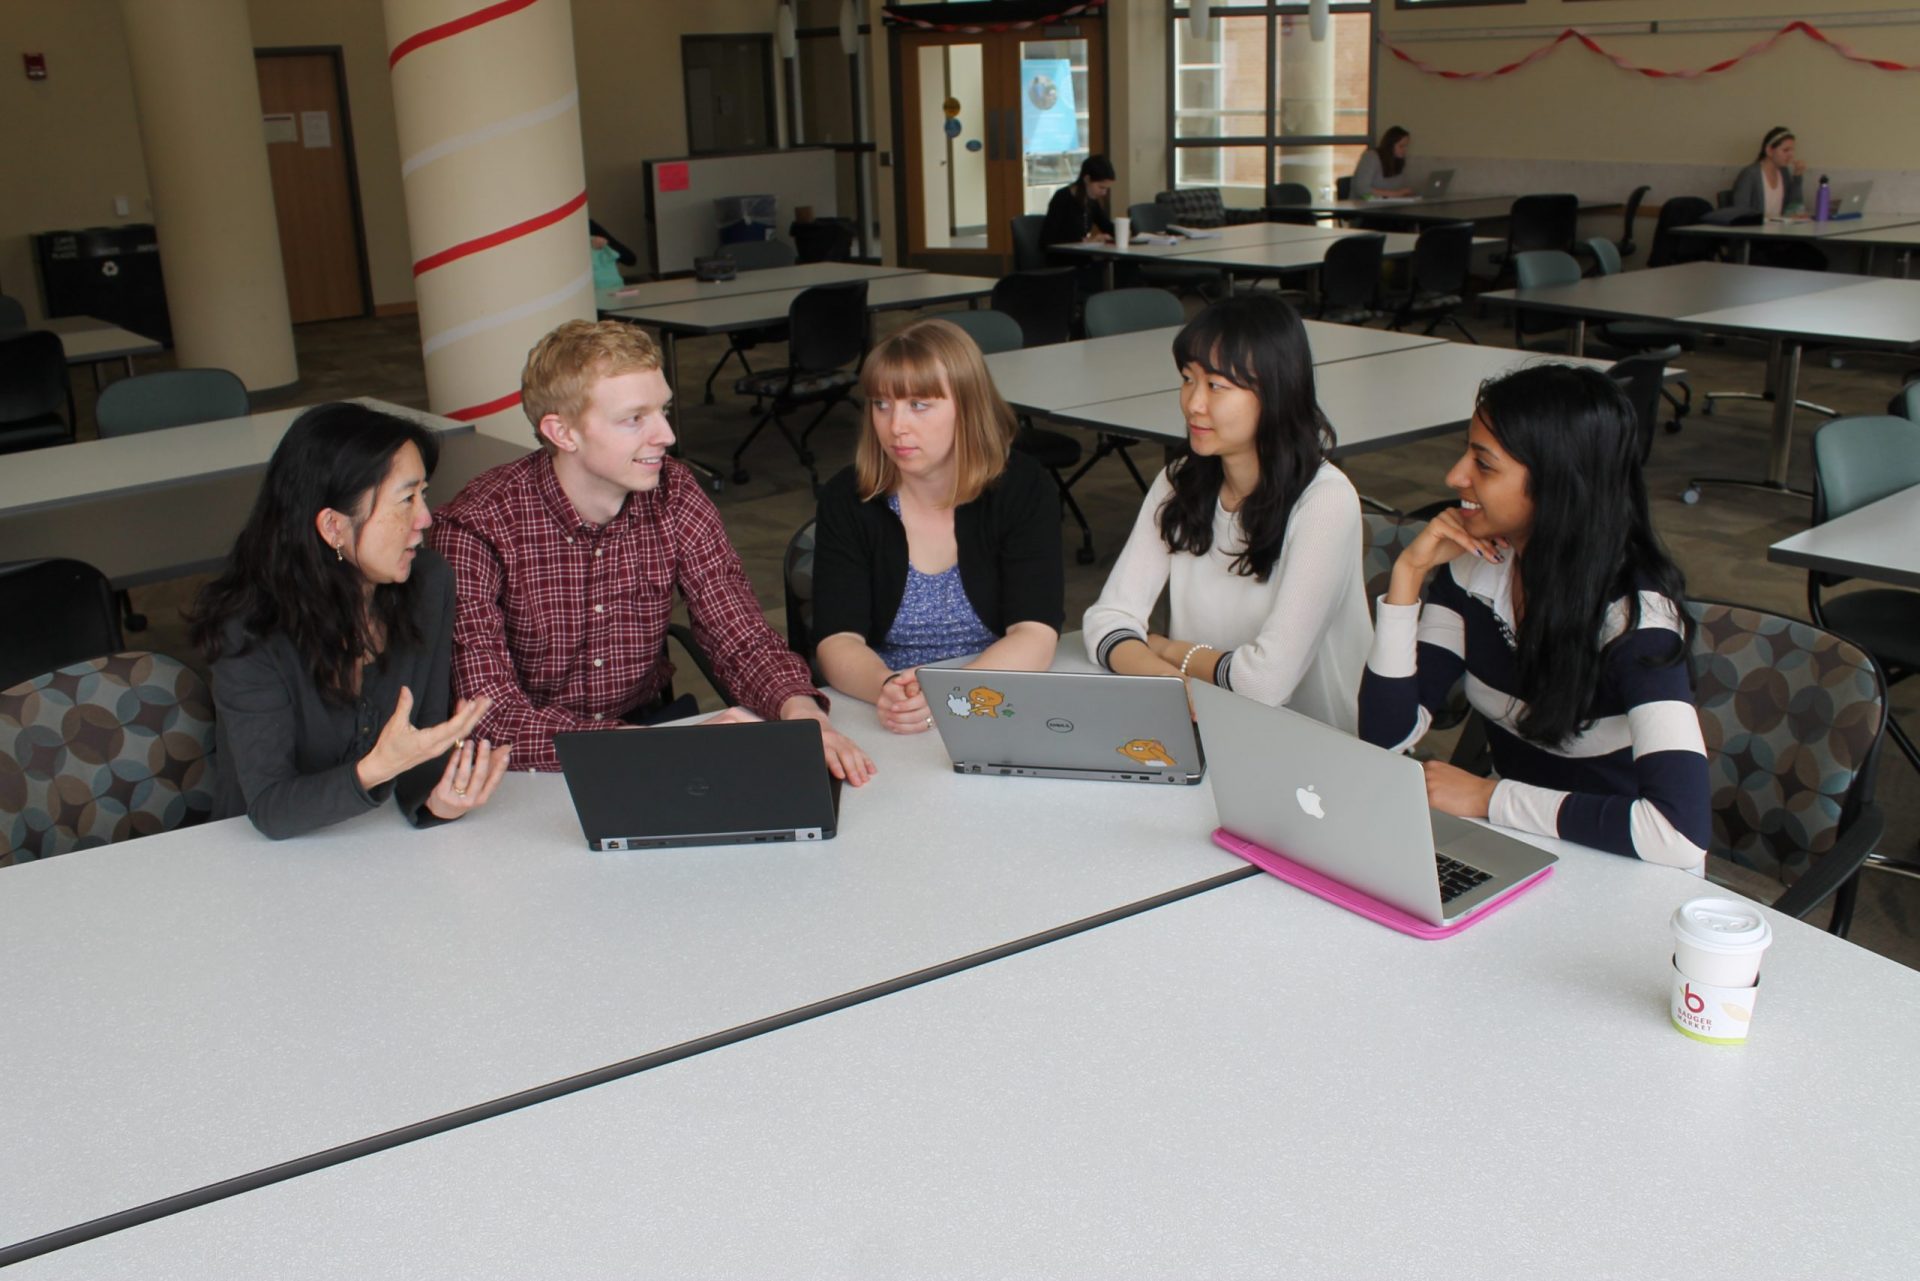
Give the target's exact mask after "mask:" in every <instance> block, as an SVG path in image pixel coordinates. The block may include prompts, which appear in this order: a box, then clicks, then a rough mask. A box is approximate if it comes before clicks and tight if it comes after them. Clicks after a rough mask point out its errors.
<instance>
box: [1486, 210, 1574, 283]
mask: <svg viewBox="0 0 1920 1281" xmlns="http://www.w3.org/2000/svg"><path fill="white" fill-rule="evenodd" d="M1579 228H1580V197H1578V196H1569V195H1544V196H1521V197H1519V198H1518V199H1516V200H1515V201H1514V202H1513V208H1512V211H1511V213H1510V214H1509V215H1508V217H1507V245H1506V248H1505V249H1504V250H1502V251H1501V252H1500V253H1498V254H1496V255H1495V256H1494V259H1493V263H1494V267H1495V268H1496V275H1505V274H1506V273H1507V272H1508V271H1510V270H1512V267H1513V260H1514V258H1515V257H1517V256H1518V255H1520V254H1524V253H1529V252H1532V251H1533V250H1536V249H1557V250H1559V251H1560V252H1561V253H1563V254H1571V253H1572V252H1573V238H1574V236H1575V234H1577V232H1578V231H1579Z"/></svg>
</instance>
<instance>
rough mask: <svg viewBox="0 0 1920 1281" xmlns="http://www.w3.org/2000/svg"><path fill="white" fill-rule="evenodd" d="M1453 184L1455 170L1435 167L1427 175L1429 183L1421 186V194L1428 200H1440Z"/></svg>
mask: <svg viewBox="0 0 1920 1281" xmlns="http://www.w3.org/2000/svg"><path fill="white" fill-rule="evenodd" d="M1452 186H1453V170H1451V169H1435V170H1434V171H1433V172H1432V173H1430V174H1428V175H1427V185H1426V186H1424V187H1422V188H1420V195H1421V196H1422V197H1423V198H1424V199H1427V200H1438V199H1439V198H1440V197H1442V196H1444V195H1446V194H1447V190H1448V188H1450V187H1452Z"/></svg>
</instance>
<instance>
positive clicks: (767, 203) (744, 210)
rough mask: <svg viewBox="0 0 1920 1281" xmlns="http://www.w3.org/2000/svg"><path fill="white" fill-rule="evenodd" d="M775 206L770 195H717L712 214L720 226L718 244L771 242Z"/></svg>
mask: <svg viewBox="0 0 1920 1281" xmlns="http://www.w3.org/2000/svg"><path fill="white" fill-rule="evenodd" d="M777 203H778V202H777V201H776V200H775V199H774V198H773V197H772V196H721V197H720V198H719V199H717V200H715V201H714V202H713V214H714V220H715V221H716V222H718V223H719V225H720V243H721V244H722V245H737V244H739V243H740V242H741V241H743V240H771V239H773V226H774V221H775V219H776V218H777V216H778V211H777V208H776V206H777Z"/></svg>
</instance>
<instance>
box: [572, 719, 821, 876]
mask: <svg viewBox="0 0 1920 1281" xmlns="http://www.w3.org/2000/svg"><path fill="white" fill-rule="evenodd" d="M553 746H554V749H555V750H556V751H557V752H558V753H559V754H560V769H561V771H562V772H563V773H564V774H565V775H566V779H567V791H568V792H569V793H571V794H572V796H573V808H574V810H575V812H576V813H577V814H578V815H579V816H580V830H581V831H582V832H583V833H584V834H585V836H586V838H587V848H588V849H594V850H643V849H664V848H669V847H673V846H679V845H753V844H761V843H765V842H771V841H826V840H832V839H833V836H834V833H835V831H836V830H837V828H838V825H839V809H840V788H839V784H838V780H836V779H835V778H834V777H833V775H832V774H830V773H829V772H828V770H827V762H826V757H825V755H824V754H823V753H822V749H821V741H820V723H819V722H818V721H813V720H798V721H750V722H745V723H739V724H728V725H676V726H662V727H658V728H653V729H624V730H591V731H581V732H570V733H561V734H555V735H554V736H553Z"/></svg>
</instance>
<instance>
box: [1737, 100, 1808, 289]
mask: <svg viewBox="0 0 1920 1281" xmlns="http://www.w3.org/2000/svg"><path fill="white" fill-rule="evenodd" d="M1795 146H1796V143H1795V141H1794V137H1793V131H1792V130H1791V129H1788V128H1787V127H1786V126H1785V125H1775V126H1774V127H1773V128H1771V129H1769V130H1767V135H1766V137H1764V138H1762V139H1761V140H1760V154H1759V155H1757V156H1755V157H1754V158H1753V163H1752V164H1750V165H1748V166H1747V167H1746V168H1745V169H1742V170H1741V171H1740V172H1739V173H1738V174H1737V175H1735V177H1734V179H1733V194H1732V195H1731V196H1730V197H1728V200H1727V208H1729V209H1737V210H1739V211H1740V212H1741V213H1744V214H1752V215H1754V216H1756V217H1762V218H1793V217H1802V216H1804V215H1805V213H1806V201H1805V189H1806V188H1805V181H1804V180H1805V176H1806V172H1807V166H1806V163H1805V162H1804V161H1802V160H1800V159H1799V158H1798V157H1797V156H1796V155H1795V153H1794V148H1795ZM1747 257H1748V261H1750V262H1757V263H1760V264H1762V265H1764V266H1768V267H1795V268H1798V269H1799V270H1801V271H1825V270H1826V269H1827V266H1828V264H1827V256H1826V254H1824V253H1822V252H1821V251H1820V248H1819V246H1817V245H1810V244H1806V243H1805V242H1794V241H1788V242H1786V243H1784V244H1767V243H1765V242H1761V243H1757V244H1754V245H1752V246H1750V247H1749V248H1748V251H1747Z"/></svg>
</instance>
